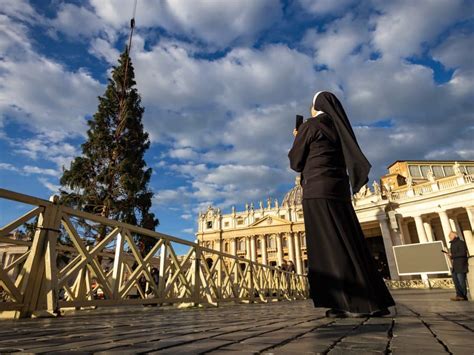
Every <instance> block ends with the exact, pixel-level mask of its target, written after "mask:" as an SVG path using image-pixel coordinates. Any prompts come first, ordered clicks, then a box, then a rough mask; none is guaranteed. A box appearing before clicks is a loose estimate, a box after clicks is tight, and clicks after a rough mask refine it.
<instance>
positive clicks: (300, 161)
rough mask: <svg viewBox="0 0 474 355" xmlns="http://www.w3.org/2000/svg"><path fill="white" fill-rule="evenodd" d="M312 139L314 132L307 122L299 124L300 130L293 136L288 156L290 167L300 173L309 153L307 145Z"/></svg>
mask: <svg viewBox="0 0 474 355" xmlns="http://www.w3.org/2000/svg"><path fill="white" fill-rule="evenodd" d="M313 139H314V132H313V130H312V129H311V127H310V125H309V124H308V122H305V123H304V124H302V125H301V126H300V130H299V131H298V134H297V135H296V137H295V140H294V142H293V147H291V149H290V151H289V153H288V158H290V167H291V169H293V170H294V171H296V172H298V173H300V172H302V171H303V169H304V166H305V164H306V158H307V156H308V153H309V145H310V144H311V142H312V141H313Z"/></svg>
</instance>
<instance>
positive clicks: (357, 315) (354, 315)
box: [346, 312, 370, 318]
mask: <svg viewBox="0 0 474 355" xmlns="http://www.w3.org/2000/svg"><path fill="white" fill-rule="evenodd" d="M368 317H370V314H369V313H359V312H346V318H368Z"/></svg>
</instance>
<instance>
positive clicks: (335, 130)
mask: <svg viewBox="0 0 474 355" xmlns="http://www.w3.org/2000/svg"><path fill="white" fill-rule="evenodd" d="M311 115H312V116H313V117H311V118H309V119H308V120H306V121H305V122H304V123H303V124H301V126H300V127H299V129H298V131H296V130H294V131H293V135H294V136H295V140H294V143H293V147H292V148H291V150H290V152H289V153H288V157H289V159H290V166H291V168H292V169H293V170H295V171H297V172H299V173H301V185H302V188H303V214H304V223H305V229H306V246H307V253H308V266H309V268H308V279H309V285H310V296H311V298H312V299H313V302H314V306H315V307H324V308H329V310H328V311H327V312H326V316H327V317H332V318H346V317H368V316H372V317H377V316H384V315H388V314H390V311H389V310H388V307H390V306H393V305H395V302H394V301H393V298H392V296H391V295H390V293H389V291H388V289H387V287H386V286H385V283H384V281H383V279H382V276H381V275H380V274H379V273H378V271H377V267H376V265H375V261H374V259H373V257H372V255H371V254H370V251H369V249H368V247H367V245H366V242H365V239H364V234H363V232H362V228H361V227H360V224H359V221H358V220H357V216H356V214H355V211H354V208H353V207H352V202H351V195H352V193H356V192H358V191H359V190H360V188H361V187H362V186H364V185H365V184H366V183H367V182H368V174H369V171H370V168H371V165H370V163H369V162H368V160H367V158H366V157H365V156H364V154H363V153H362V151H361V149H360V147H359V145H358V143H357V140H356V137H355V135H354V131H353V130H352V127H351V124H350V122H349V119H348V118H347V115H346V113H345V111H344V108H343V107H342V105H341V103H340V102H339V100H338V99H337V97H336V96H335V95H334V94H333V93H330V92H327V91H320V92H318V93H316V94H315V95H314V97H313V104H312V107H311ZM351 189H352V192H351Z"/></svg>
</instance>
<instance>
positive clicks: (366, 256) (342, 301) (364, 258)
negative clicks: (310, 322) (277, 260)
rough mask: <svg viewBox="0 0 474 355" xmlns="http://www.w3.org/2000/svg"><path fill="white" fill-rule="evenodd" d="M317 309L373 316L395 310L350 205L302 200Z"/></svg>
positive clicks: (311, 285)
mask: <svg viewBox="0 0 474 355" xmlns="http://www.w3.org/2000/svg"><path fill="white" fill-rule="evenodd" d="M303 213H304V222H305V229H306V250H307V253H308V266H309V270H308V279H309V285H310V295H311V298H312V299H313V301H314V305H315V307H326V308H335V309H339V310H344V311H349V312H358V313H370V312H374V311H377V310H381V309H384V308H387V307H390V306H393V305H394V304H395V302H394V301H393V298H392V296H391V295H390V292H389V291H388V289H387V287H386V286H385V283H384V281H383V279H382V276H381V275H380V274H379V272H378V271H377V269H376V265H375V262H374V259H373V257H372V255H371V254H370V251H369V249H368V247H367V244H366V242H365V239H364V234H363V233H362V229H361V227H360V224H359V221H358V220H357V216H356V214H355V212H354V208H353V207H352V203H351V202H350V201H347V202H346V201H339V200H329V199H305V200H303Z"/></svg>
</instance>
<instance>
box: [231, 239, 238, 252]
mask: <svg viewBox="0 0 474 355" xmlns="http://www.w3.org/2000/svg"><path fill="white" fill-rule="evenodd" d="M230 253H231V254H232V255H235V256H237V238H232V240H231V241H230Z"/></svg>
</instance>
